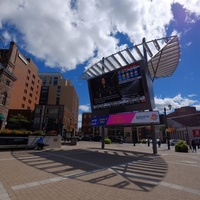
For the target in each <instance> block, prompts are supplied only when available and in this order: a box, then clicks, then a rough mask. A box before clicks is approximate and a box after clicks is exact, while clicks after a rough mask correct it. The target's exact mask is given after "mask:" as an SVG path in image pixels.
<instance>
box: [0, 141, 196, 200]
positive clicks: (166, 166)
mask: <svg viewBox="0 0 200 200" xmlns="http://www.w3.org/2000/svg"><path fill="white" fill-rule="evenodd" d="M198 151H199V152H198ZM199 170H200V149H198V150H197V153H192V152H189V153H177V152H175V151H174V147H171V149H170V150H168V149H167V145H165V144H162V145H161V148H158V154H157V155H154V154H153V150H152V147H148V146H147V145H145V144H136V146H133V145H132V144H128V143H124V144H116V143H115V144H114V143H113V144H110V145H107V144H106V145H105V148H104V149H102V148H101V143H99V142H84V141H80V142H78V143H77V145H75V146H70V145H64V146H62V148H61V149H44V150H42V151H38V150H13V151H1V152H0V200H61V199H62V200H64V199H66V200H133V199H135V200H137V199H138V200H143V199H145V200H149V199H150V200H151V199H152V200H165V199H166V200H179V199H180V200H182V199H188V200H189V199H191V200H199V199H200V173H199Z"/></svg>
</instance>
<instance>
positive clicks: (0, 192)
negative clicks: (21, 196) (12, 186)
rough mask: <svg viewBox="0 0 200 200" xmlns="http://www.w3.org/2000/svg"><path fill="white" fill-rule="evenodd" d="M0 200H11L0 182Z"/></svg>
mask: <svg viewBox="0 0 200 200" xmlns="http://www.w3.org/2000/svg"><path fill="white" fill-rule="evenodd" d="M0 200H11V199H10V197H9V195H8V193H7V191H6V189H5V188H4V186H3V184H2V183H1V182H0Z"/></svg>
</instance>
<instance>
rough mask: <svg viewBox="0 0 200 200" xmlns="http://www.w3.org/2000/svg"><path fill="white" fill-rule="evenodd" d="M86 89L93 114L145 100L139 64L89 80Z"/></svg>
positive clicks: (142, 102)
mask: <svg viewBox="0 0 200 200" xmlns="http://www.w3.org/2000/svg"><path fill="white" fill-rule="evenodd" d="M88 87H89V92H90V99H91V106H92V111H93V112H94V111H98V110H103V109H109V108H117V107H120V106H126V105H134V104H144V103H145V102H146V100H147V99H146V96H145V92H144V91H145V90H144V83H143V77H142V72H141V67H140V63H139V62H137V63H133V64H130V65H127V66H125V67H122V68H119V69H116V70H113V71H111V72H108V73H105V74H102V75H100V76H98V77H95V78H92V79H89V80H88ZM116 112H117V111H116Z"/></svg>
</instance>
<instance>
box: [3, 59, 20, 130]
mask: <svg viewBox="0 0 200 200" xmlns="http://www.w3.org/2000/svg"><path fill="white" fill-rule="evenodd" d="M0 62H1V56H0ZM9 65H10V63H9V62H6V63H5V64H4V63H3V62H2V63H0V130H1V129H4V128H5V126H6V119H7V116H8V111H9V105H10V98H11V94H12V87H13V83H14V81H16V77H15V76H14V74H13V73H12V71H13V70H12V68H13V66H12V64H11V67H10V66H9ZM10 69H11V70H10Z"/></svg>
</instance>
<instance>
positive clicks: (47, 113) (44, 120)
mask: <svg viewBox="0 0 200 200" xmlns="http://www.w3.org/2000/svg"><path fill="white" fill-rule="evenodd" d="M39 76H40V78H41V80H42V87H41V93H40V100H39V104H38V105H36V108H35V117H34V129H42V130H44V131H49V130H56V131H57V132H59V133H62V132H63V130H65V131H67V132H69V131H71V132H76V128H77V124H78V108H79V98H78V95H77V93H76V90H75V88H74V86H73V85H72V84H71V81H70V80H65V79H64V78H63V76H62V75H61V74H60V73H39ZM52 124H54V126H52Z"/></svg>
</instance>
